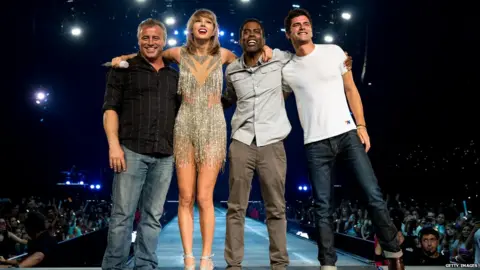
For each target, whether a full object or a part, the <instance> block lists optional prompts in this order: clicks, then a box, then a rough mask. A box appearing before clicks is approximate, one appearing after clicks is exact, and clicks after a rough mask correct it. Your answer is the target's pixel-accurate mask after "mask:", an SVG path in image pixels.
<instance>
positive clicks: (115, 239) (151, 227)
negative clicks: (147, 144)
mask: <svg viewBox="0 0 480 270" xmlns="http://www.w3.org/2000/svg"><path fill="white" fill-rule="evenodd" d="M123 151H124V152H125V162H126V164H127V171H125V172H121V173H116V174H115V177H114V179H113V189H112V215H111V218H110V224H109V227H108V243H107V248H106V250H105V255H104V257H103V262H102V269H104V270H113V269H115V270H116V269H127V266H126V262H127V259H128V253H129V251H130V243H131V241H132V227H133V220H134V217H135V210H136V209H137V205H138V206H139V208H140V213H141V216H140V222H139V223H138V226H137V237H136V240H135V248H134V251H135V254H134V256H135V257H134V259H135V267H134V269H156V268H157V266H158V261H157V255H156V254H155V251H156V249H157V244H158V235H159V234H160V229H161V224H160V218H161V217H162V213H163V206H164V203H165V199H166V197H167V192H168V188H169V187H170V182H171V180H172V173H173V156H169V157H162V158H156V157H152V156H146V155H141V154H138V153H135V152H133V151H131V150H129V149H127V148H126V147H123Z"/></svg>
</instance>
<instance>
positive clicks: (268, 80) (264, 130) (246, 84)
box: [222, 49, 292, 146]
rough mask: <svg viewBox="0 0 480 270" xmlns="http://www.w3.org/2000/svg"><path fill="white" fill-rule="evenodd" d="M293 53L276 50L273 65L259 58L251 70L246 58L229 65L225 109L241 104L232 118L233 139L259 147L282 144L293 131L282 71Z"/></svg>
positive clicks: (224, 100) (224, 101)
mask: <svg viewBox="0 0 480 270" xmlns="http://www.w3.org/2000/svg"><path fill="white" fill-rule="evenodd" d="M291 58H292V54H291V53H289V52H284V51H280V50H278V49H275V50H274V51H273V58H272V59H271V60H270V61H269V62H263V61H261V59H259V62H258V65H256V66H255V67H248V66H247V65H246V64H245V61H244V58H243V55H242V57H240V58H238V59H236V60H235V61H234V62H233V63H231V64H230V65H228V67H227V70H226V72H225V73H226V85H227V89H226V92H225V94H224V96H223V97H222V103H223V105H224V107H229V106H231V105H233V104H235V103H236V104H237V108H236V110H235V113H234V115H233V118H232V138H233V139H235V140H237V141H240V142H242V143H244V144H247V145H250V144H251V143H252V141H253V138H255V139H256V144H257V146H265V145H269V144H272V143H276V142H279V141H281V140H283V139H285V138H286V137H287V135H288V134H289V133H290V130H291V129H292V127H291V125H290V122H289V120H288V117H287V112H286V110H285V101H284V96H283V89H282V68H283V66H284V65H285V64H287V63H288V61H290V59H291Z"/></svg>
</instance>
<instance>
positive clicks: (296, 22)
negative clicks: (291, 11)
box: [286, 15, 313, 45]
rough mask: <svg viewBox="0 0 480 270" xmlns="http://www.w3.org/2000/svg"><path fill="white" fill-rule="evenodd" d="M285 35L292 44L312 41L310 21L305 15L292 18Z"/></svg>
mask: <svg viewBox="0 0 480 270" xmlns="http://www.w3.org/2000/svg"><path fill="white" fill-rule="evenodd" d="M286 35H287V38H288V39H290V40H291V41H292V43H293V44H297V45H302V44H307V43H310V42H312V37H313V34H312V23H311V21H310V20H309V19H308V17H307V16H305V15H301V16H297V17H294V18H292V21H291V24H290V28H289V29H288V31H287V32H286Z"/></svg>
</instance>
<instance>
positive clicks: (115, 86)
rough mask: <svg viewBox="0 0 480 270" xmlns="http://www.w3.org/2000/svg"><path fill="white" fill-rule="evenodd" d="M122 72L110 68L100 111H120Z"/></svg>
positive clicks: (122, 84)
mask: <svg viewBox="0 0 480 270" xmlns="http://www.w3.org/2000/svg"><path fill="white" fill-rule="evenodd" d="M124 74H125V73H124V71H123V70H121V69H115V68H112V69H110V71H109V72H108V75H107V87H106V90H105V96H104V100H103V106H102V111H103V112H105V111H107V110H114V111H116V112H117V113H118V112H120V110H121V105H122V101H123V91H124V87H125V80H124V76H125V75H124Z"/></svg>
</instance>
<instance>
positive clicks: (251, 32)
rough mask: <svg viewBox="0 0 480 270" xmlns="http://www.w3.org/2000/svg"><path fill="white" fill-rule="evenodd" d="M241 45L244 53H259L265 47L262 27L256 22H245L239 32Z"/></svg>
mask: <svg viewBox="0 0 480 270" xmlns="http://www.w3.org/2000/svg"><path fill="white" fill-rule="evenodd" d="M241 45H242V48H243V51H244V52H245V53H257V52H260V51H261V50H262V48H263V46H264V45H265V39H264V37H263V30H262V26H261V25H260V24H259V23H258V22H247V23H246V24H245V25H244V26H243V28H242V31H241Z"/></svg>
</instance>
